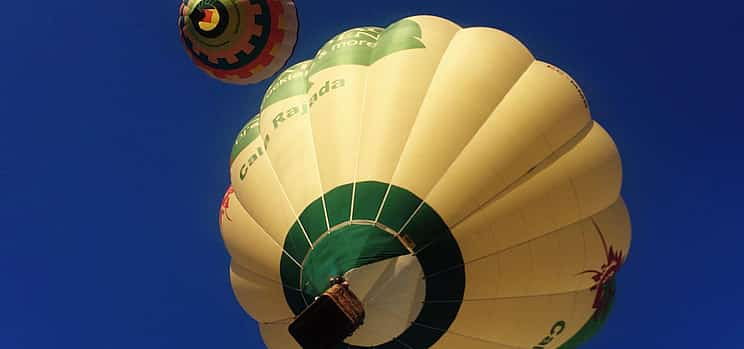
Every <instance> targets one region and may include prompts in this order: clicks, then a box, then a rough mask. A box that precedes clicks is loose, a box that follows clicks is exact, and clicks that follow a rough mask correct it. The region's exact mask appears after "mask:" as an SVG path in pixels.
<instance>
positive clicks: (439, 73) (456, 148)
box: [393, 28, 533, 197]
mask: <svg viewBox="0 0 744 349" xmlns="http://www.w3.org/2000/svg"><path fill="white" fill-rule="evenodd" d="M532 61H533V57H532V55H531V54H530V53H529V51H528V50H527V49H526V48H525V47H524V46H522V44H521V43H520V42H519V41H517V40H516V39H514V38H513V37H512V36H510V35H509V34H507V33H504V32H502V31H499V30H496V29H491V28H468V29H463V30H461V31H459V32H458V33H457V34H455V36H454V38H453V39H452V41H451V42H450V45H449V47H448V48H447V51H446V52H445V54H444V56H443V57H442V61H441V62H440V64H439V67H438V68H437V70H436V72H435V73H434V77H433V79H432V82H431V86H430V87H429V91H428V92H427V94H426V97H425V98H424V101H423V103H422V105H421V108H420V111H419V113H418V116H417V118H416V122H415V123H414V125H413V128H412V129H411V135H410V137H409V139H408V142H407V143H406V146H405V148H404V149H403V153H402V154H401V158H400V163H399V164H398V167H397V169H396V171H395V174H394V175H393V184H395V185H398V186H401V187H403V188H407V189H409V190H411V191H412V192H413V193H414V194H416V195H418V196H419V197H426V195H427V194H428V193H429V190H430V189H431V188H432V187H433V186H434V184H435V183H436V182H437V181H438V180H439V178H440V177H441V176H442V174H444V172H445V171H446V170H447V167H449V165H450V163H451V162H452V161H453V160H454V159H455V158H456V157H457V154H459V153H460V151H461V150H462V149H463V147H464V146H465V145H466V144H467V143H468V142H469V141H470V139H471V138H472V137H473V135H474V134H475V132H476V131H478V129H479V128H480V127H481V125H482V124H483V122H484V121H485V120H486V118H487V117H488V116H489V115H490V114H491V112H492V111H493V110H494V108H495V107H496V105H498V103H499V102H500V101H501V99H502V98H503V97H504V95H506V93H507V91H509V89H511V87H512V86H513V85H514V83H515V82H516V81H517V79H519V77H520V76H521V75H522V73H524V71H525V70H526V69H527V67H529V65H530V64H531V63H532Z"/></svg>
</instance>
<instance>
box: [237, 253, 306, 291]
mask: <svg viewBox="0 0 744 349" xmlns="http://www.w3.org/2000/svg"><path fill="white" fill-rule="evenodd" d="M233 265H235V266H237V267H238V268H240V269H245V271H246V272H248V273H251V274H253V275H252V276H255V277H256V278H259V279H263V280H266V281H268V282H270V283H271V284H273V285H277V286H281V287H286V288H289V289H292V290H295V291H300V290H299V289H296V288H294V287H291V286H287V285H286V284H285V283H284V281H279V280H274V279H272V278H270V277H267V276H265V275H262V274H260V273H257V272H255V271H253V270H251V269H250V268H247V267H245V266H243V265H242V264H240V263H237V262H236V261H234V260H231V261H230V267H229V268H230V270H231V271H232V272H233V273H235V274H237V275H239V276H240V277H242V278H244V279H247V278H246V277H245V276H243V275H241V274H240V272H239V271H236V270H235V268H233Z"/></svg>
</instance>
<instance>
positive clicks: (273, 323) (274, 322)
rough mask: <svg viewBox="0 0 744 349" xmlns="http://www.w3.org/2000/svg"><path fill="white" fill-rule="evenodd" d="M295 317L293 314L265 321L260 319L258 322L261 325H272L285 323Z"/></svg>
mask: <svg viewBox="0 0 744 349" xmlns="http://www.w3.org/2000/svg"><path fill="white" fill-rule="evenodd" d="M295 318H296V316H293V317H288V318H284V319H279V320H274V321H267V322H263V321H261V322H259V323H260V324H261V325H268V326H272V325H285V324H286V323H287V322H289V321H291V320H294V319H295Z"/></svg>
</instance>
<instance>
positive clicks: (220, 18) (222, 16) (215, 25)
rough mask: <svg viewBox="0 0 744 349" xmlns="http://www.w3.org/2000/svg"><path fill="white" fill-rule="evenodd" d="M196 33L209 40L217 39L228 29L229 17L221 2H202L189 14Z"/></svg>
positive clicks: (210, 0)
mask: <svg viewBox="0 0 744 349" xmlns="http://www.w3.org/2000/svg"><path fill="white" fill-rule="evenodd" d="M189 19H191V23H192V25H193V26H194V29H195V30H196V32H198V33H199V34H201V35H202V36H204V37H207V38H216V37H218V36H219V35H221V34H222V33H223V32H224V31H225V29H226V28H227V24H228V20H229V15H228V13H227V8H225V5H223V4H222V3H221V2H218V1H212V0H205V1H201V2H199V3H198V4H196V6H194V9H193V10H192V11H191V14H189Z"/></svg>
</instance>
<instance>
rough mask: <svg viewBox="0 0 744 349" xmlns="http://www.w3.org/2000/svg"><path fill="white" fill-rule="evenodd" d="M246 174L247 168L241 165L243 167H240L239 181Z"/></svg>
mask: <svg viewBox="0 0 744 349" xmlns="http://www.w3.org/2000/svg"><path fill="white" fill-rule="evenodd" d="M247 174H248V166H246V165H245V164H243V166H241V167H240V180H241V181H242V180H244V179H245V176H246V175H247Z"/></svg>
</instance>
